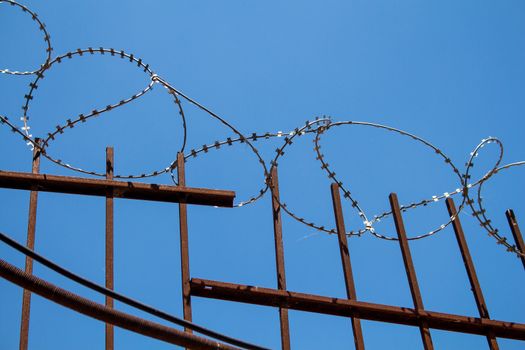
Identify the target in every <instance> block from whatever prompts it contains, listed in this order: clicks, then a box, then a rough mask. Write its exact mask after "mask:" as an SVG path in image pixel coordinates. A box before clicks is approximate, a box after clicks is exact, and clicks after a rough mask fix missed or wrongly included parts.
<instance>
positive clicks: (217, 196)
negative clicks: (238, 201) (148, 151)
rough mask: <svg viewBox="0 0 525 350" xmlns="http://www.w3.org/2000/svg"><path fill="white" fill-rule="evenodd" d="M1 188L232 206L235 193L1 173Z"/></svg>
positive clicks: (137, 183) (126, 182)
mask: <svg viewBox="0 0 525 350" xmlns="http://www.w3.org/2000/svg"><path fill="white" fill-rule="evenodd" d="M0 187H3V188H12V189H19V190H28V191H44V192H59V193H69V194H82V195H91V196H99V197H106V196H107V195H108V191H110V192H109V193H112V194H113V197H114V198H127V199H140V200H150V201H158V202H173V203H187V204H200V205H210V206H218V207H232V206H233V199H234V198H235V192H233V191H223V190H211V189H203V188H191V187H183V186H168V185H157V184H146V183H141V182H131V181H114V180H102V179H86V178H80V177H70V176H57V175H47V174H32V173H21V172H6V171H0Z"/></svg>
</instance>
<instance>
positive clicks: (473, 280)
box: [446, 197, 499, 350]
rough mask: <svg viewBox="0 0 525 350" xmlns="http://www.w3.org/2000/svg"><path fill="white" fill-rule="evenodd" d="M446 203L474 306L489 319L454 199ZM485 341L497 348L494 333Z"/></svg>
mask: <svg viewBox="0 0 525 350" xmlns="http://www.w3.org/2000/svg"><path fill="white" fill-rule="evenodd" d="M446 203H447V209H448V213H449V215H450V217H451V218H452V217H453V218H454V220H453V221H452V227H453V228H454V233H455V235H456V240H457V241H458V245H459V250H460V251H461V258H462V259H463V264H464V265H465V269H466V270H467V275H468V279H469V281H470V287H471V290H472V293H473V294H474V299H475V300H476V306H477V307H478V312H479V316H480V317H481V318H486V319H489V318H490V316H489V311H488V308H487V304H486V303H485V298H484V297H483V292H482V290H481V285H480V284H479V280H478V276H477V274H476V269H475V268H474V263H473V262H472V257H471V256H470V251H469V249H468V245H467V240H466V239H465V234H464V233H463V227H462V226H461V222H460V220H459V216H458V212H457V210H456V205H455V204H454V200H453V199H452V198H450V197H449V198H447V200H446ZM487 341H488V343H489V348H490V349H491V350H497V349H499V346H498V342H497V340H496V338H495V337H494V335H492V334H487Z"/></svg>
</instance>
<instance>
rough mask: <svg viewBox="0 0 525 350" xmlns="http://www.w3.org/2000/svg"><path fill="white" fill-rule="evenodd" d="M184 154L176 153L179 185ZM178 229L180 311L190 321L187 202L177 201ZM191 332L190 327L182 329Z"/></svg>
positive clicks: (182, 182) (183, 178) (182, 183)
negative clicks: (180, 285) (180, 284)
mask: <svg viewBox="0 0 525 350" xmlns="http://www.w3.org/2000/svg"><path fill="white" fill-rule="evenodd" d="M184 163H185V160H184V154H183V153H182V152H179V153H177V178H178V181H179V186H182V187H185V186H186V172H185V167H184ZM179 231H180V266H181V278H182V312H183V315H184V319H185V320H186V321H191V320H192V317H191V289H190V257H189V247H188V208H187V204H186V203H184V202H183V201H181V202H180V203H179ZM184 330H185V331H186V332H188V333H192V331H191V329H189V328H185V329H184Z"/></svg>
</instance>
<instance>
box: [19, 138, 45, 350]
mask: <svg viewBox="0 0 525 350" xmlns="http://www.w3.org/2000/svg"><path fill="white" fill-rule="evenodd" d="M37 142H39V140H37ZM31 171H32V173H33V174H38V173H39V172H40V149H39V148H38V147H35V148H34V149H33V163H32V169H31ZM37 205H38V191H31V193H30V194H29V218H28V221H27V243H26V246H27V247H28V248H29V249H31V250H34V249H35V233H36V211H37ZM25 272H27V273H29V274H32V273H33V259H31V258H30V257H28V256H26V263H25ZM30 314H31V292H30V291H29V290H27V289H24V292H23V295H22V318H21V322H20V343H19V348H20V350H27V347H28V344H29V318H30Z"/></svg>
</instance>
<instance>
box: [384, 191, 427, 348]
mask: <svg viewBox="0 0 525 350" xmlns="http://www.w3.org/2000/svg"><path fill="white" fill-rule="evenodd" d="M389 199H390V206H391V208H392V214H393V215H394V223H395V225H396V231H397V236H398V239H399V246H400V247H401V254H402V255H403V262H404V264H405V271H406V274H407V278H408V284H409V286H410V293H411V294H412V300H413V302H414V307H415V309H416V312H417V313H420V312H422V311H423V310H424V306H423V299H422V298H421V292H420V291H419V284H418V282H417V276H416V270H415V269H414V263H413V262H412V255H411V254H410V248H409V246H408V239H407V235H406V231H405V224H404V223H403V218H402V216H401V211H400V210H399V201H398V200H397V195H396V194H395V193H391V194H390V197H389ZM419 330H420V333H421V339H422V340H423V345H424V347H425V349H426V350H429V349H434V345H432V338H431V336H430V331H429V329H428V325H427V322H425V321H422V322H421V323H420V325H419Z"/></svg>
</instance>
